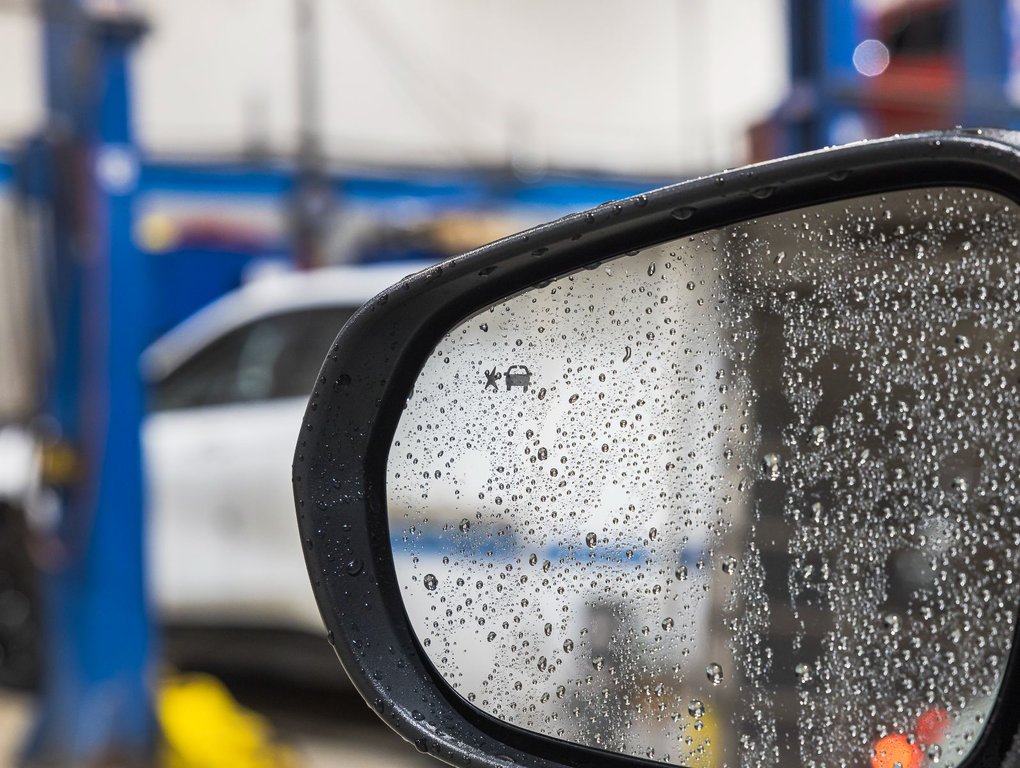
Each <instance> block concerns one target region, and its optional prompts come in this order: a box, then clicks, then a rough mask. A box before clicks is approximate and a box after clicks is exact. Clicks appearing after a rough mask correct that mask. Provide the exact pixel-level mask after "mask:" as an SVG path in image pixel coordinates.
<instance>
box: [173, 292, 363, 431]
mask: <svg viewBox="0 0 1020 768" xmlns="http://www.w3.org/2000/svg"><path fill="white" fill-rule="evenodd" d="M356 309H357V308H356V307H329V308H317V309H309V310H301V311H298V312H289V313H284V314H278V315H273V316H271V317H266V318H261V319H259V320H256V321H254V322H251V323H249V324H247V325H244V326H242V327H240V328H237V329H235V330H233V331H230V332H229V333H227V334H225V335H223V336H221V337H219V338H218V339H216V340H215V341H213V342H212V343H210V344H208V345H207V346H205V347H203V348H202V349H201V350H199V351H198V352H197V353H196V354H194V355H193V356H192V357H190V358H188V359H187V360H186V361H185V362H184V363H183V364H182V365H180V366H179V367H178V368H176V369H175V370H174V371H173V372H171V373H170V375H168V376H167V377H166V378H164V379H163V380H162V381H160V382H158V383H157V384H156V387H155V390H154V392H153V407H154V409H155V410H157V411H159V410H170V409H177V408H199V407H204V406H212V405H226V404H229V403H251V402H259V401H265V400H274V399H279V398H285V397H304V396H307V395H308V393H309V392H311V389H312V384H313V383H314V381H315V375H316V374H317V373H318V370H319V366H320V365H321V364H322V359H323V357H324V356H325V354H326V351H327V350H328V349H329V345H330V344H331V343H332V342H333V339H334V338H335V337H336V334H337V333H338V332H339V330H340V328H341V327H342V326H343V324H344V323H345V322H347V320H348V319H349V318H350V316H351V315H352V314H354V312H355V310H356Z"/></svg>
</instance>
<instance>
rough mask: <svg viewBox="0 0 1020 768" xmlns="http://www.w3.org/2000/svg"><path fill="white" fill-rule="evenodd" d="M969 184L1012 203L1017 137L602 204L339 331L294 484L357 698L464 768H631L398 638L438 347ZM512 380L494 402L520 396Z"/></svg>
mask: <svg viewBox="0 0 1020 768" xmlns="http://www.w3.org/2000/svg"><path fill="white" fill-rule="evenodd" d="M933 186H966V187H971V188H976V189H981V190H986V191H990V192H996V193H998V194H1000V195H1002V196H1004V197H1006V198H1009V199H1010V200H1013V201H1016V202H1020V133H1014V132H1008V131H999V130H956V131H950V132H933V133H926V134H919V135H913V136H904V137H894V138H890V139H884V140H878V141H872V142H863V143H860V144H854V145H850V146H847V147H841V148H835V149H827V150H822V151H819V152H814V153H810V154H806V155H800V156H796V157H791V158H786V159H782V160H778V161H774V162H769V163H764V164H761V165H757V166H752V167H748V168H743V169H737V170H733V171H727V172H725V173H721V174H716V175H713V176H710V177H705V178H701V179H697V180H694V181H690V182H686V183H682V184H678V185H675V186H671V187H666V188H663V189H659V190H654V191H651V192H649V193H647V194H644V195H639V196H637V197H633V198H629V199H625V200H621V201H617V202H611V203H606V204H604V205H602V206H599V207H597V208H595V209H592V210H590V211H586V212H584V213H580V214H575V215H571V216H568V217H566V218H563V219H561V220H559V221H556V222H553V223H550V224H546V225H543V226H540V227H537V228H535V229H532V230H529V231H527V232H524V233H521V234H518V235H514V236H511V237H509V238H506V239H504V240H501V241H498V242H496V243H493V244H491V245H488V246H485V247H483V248H480V249H478V250H476V251H473V252H470V253H467V254H465V255H463V256H459V257H456V258H453V259H449V260H447V261H446V262H443V263H442V264H439V265H437V266H435V267H431V268H429V269H427V270H425V271H423V272H420V273H418V274H416V275H414V276H412V277H410V278H408V279H406V280H404V281H402V282H401V283H399V284H398V285H396V286H394V287H393V288H391V289H389V290H388V291H386V292H384V293H382V294H380V295H379V296H377V297H376V298H375V299H373V300H372V301H370V302H369V303H368V304H367V305H366V306H365V307H364V308H363V309H362V310H360V311H359V312H358V313H357V314H356V315H355V316H354V318H352V320H351V321H350V322H349V323H348V324H347V325H346V326H345V327H344V329H343V330H342V332H341V333H340V335H339V336H338V338H337V340H336V342H335V343H334V345H333V348H332V350H331V351H330V353H329V356H328V357H327V359H326V361H325V363H324V365H323V368H322V370H321V372H320V374H319V377H318V380H317V381H316V384H315V389H314V391H313V393H312V395H311V398H310V401H309V405H308V409H307V411H306V414H305V418H304V422H303V424H302V428H301V434H300V437H299V440H298V445H297V449H296V453H295V459H294V465H293V473H294V492H295V502H296V506H297V516H298V523H299V527H300V532H301V537H302V542H303V544H304V549H305V556H306V561H307V565H308V569H309V574H310V577H311V580H312V584H313V588H314V592H315V596H316V599H317V601H318V605H319V609H320V611H321V613H322V615H323V619H324V622H325V625H326V628H327V630H328V636H329V638H330V642H331V643H332V644H333V645H334V646H335V648H336V651H337V654H338V656H339V658H340V660H341V662H342V664H343V666H344V668H345V669H346V671H347V673H348V674H349V675H350V677H351V679H352V681H353V682H354V684H355V686H356V688H357V689H358V691H359V692H360V693H361V695H362V696H363V697H364V698H365V700H366V701H367V702H368V703H369V704H370V705H371V706H372V707H373V708H374V709H375V710H376V712H377V713H378V714H379V715H380V717H382V718H383V719H384V720H385V721H386V722H387V724H389V725H390V726H391V727H392V728H393V729H394V730H396V731H397V732H398V733H400V735H401V736H403V737H404V738H405V739H406V740H408V741H410V742H412V743H414V745H415V746H416V747H417V749H418V750H419V751H421V752H427V753H430V754H433V755H435V756H437V757H439V758H440V759H442V760H444V761H447V762H449V763H451V764H454V765H460V766H469V765H470V766H493V767H495V766H506V765H522V766H536V767H538V766H543V767H544V766H548V767H549V768H552V767H553V766H580V765H592V764H599V765H605V766H630V765H642V764H650V761H646V760H643V759H640V758H634V757H628V756H624V755H619V754H610V753H607V752H603V751H601V750H594V749H591V748H588V747H584V746H580V745H576V744H570V743H567V742H564V741H561V740H558V739H554V738H551V737H547V736H543V735H540V734H536V733H533V732H529V731H524V730H522V729H520V728H516V727H514V726H511V725H509V724H507V723H505V722H502V721H498V720H496V719H494V718H492V717H489V716H488V715H486V714H485V713H483V712H481V711H480V710H478V709H476V708H475V707H473V706H471V705H470V704H468V703H467V702H466V701H465V700H463V699H462V698H461V697H460V696H459V695H457V694H456V693H455V692H453V691H452V690H451V689H450V687H449V686H448V685H447V684H446V682H444V680H443V678H442V676H441V675H439V673H438V672H437V671H436V669H435V668H434V667H433V666H432V664H431V663H430V662H429V661H428V657H427V656H426V654H425V653H424V652H423V649H422V648H421V646H420V644H419V642H418V640H417V639H416V636H415V634H414V632H413V630H412V628H411V626H410V624H409V620H408V616H407V613H406V611H405V609H404V606H403V598H402V595H401V591H400V585H399V583H398V580H397V576H396V573H395V569H394V564H393V553H392V551H391V545H390V535H391V532H390V529H389V522H388V519H387V514H386V462H387V456H388V453H389V450H390V441H391V438H392V436H393V434H394V432H395V430H396V428H397V424H398V421H399V418H400V414H401V412H402V409H403V406H404V403H405V401H406V400H407V398H408V395H409V393H410V392H411V390H412V388H413V386H414V383H415V380H416V377H417V375H418V373H419V371H420V370H421V369H422V366H423V364H424V362H425V360H426V358H427V357H428V355H429V354H430V353H431V352H432V350H433V348H434V347H435V344H436V343H437V342H438V341H439V340H440V338H441V337H442V336H443V334H444V333H446V332H447V331H449V329H450V328H452V327H453V326H454V325H455V324H457V323H458V322H460V321H462V320H464V319H465V318H467V317H469V316H470V315H472V314H473V313H475V312H477V311H479V310H481V309H482V308H484V307H486V306H488V305H490V304H492V303H494V302H496V301H499V300H500V299H501V298H504V297H507V296H510V295H513V294H515V293H518V292H520V291H522V290H524V289H526V288H528V287H531V286H534V285H539V284H542V283H543V282H545V281H549V280H552V279H554V278H556V277H559V276H561V275H564V274H567V273H570V272H572V271H576V270H579V269H584V268H592V267H594V266H598V265H600V264H601V263H602V262H603V261H605V260H606V259H608V258H612V257H615V256H618V255H621V254H625V253H628V252H632V251H636V250H639V249H642V248H645V247H648V246H651V245H655V244H658V243H662V242H664V241H668V240H672V239H676V238H679V237H683V236H686V235H694V234H696V233H700V232H704V231H706V230H709V229H713V228H717V227H722V226H726V225H729V224H734V223H737V222H740V221H745V220H748V219H753V218H757V217H762V216H766V215H770V214H775V213H780V212H783V211H792V210H796V209H799V208H802V207H806V206H809V205H816V204H819V203H823V202H831V201H838V200H843V199H850V198H854V197H860V196H865V195H874V194H881V193H884V192H892V191H896V190H906V189H916V188H921V187H933ZM530 377H531V372H530V371H528V370H527V369H526V368H523V367H522V368H521V369H519V370H514V371H513V374H512V377H511V376H510V375H508V376H507V377H506V381H504V382H501V386H504V387H506V388H508V389H509V387H510V386H513V385H516V386H523V387H525V388H526V387H527V386H528V385H529V383H530ZM1017 646H1018V643H1017V642H1014V644H1013V651H1012V655H1011V658H1010V660H1009V662H1008V665H1007V668H1006V678H1005V681H1004V682H1003V685H1002V688H1001V690H1000V692H999V696H998V700H997V702H996V703H995V705H994V707H993V710H992V713H991V716H990V717H989V721H988V724H987V726H986V727H985V730H984V733H983V735H982V736H981V738H980V741H979V743H978V745H977V747H976V748H975V749H974V751H973V752H972V754H971V756H970V758H968V760H967V762H966V763H965V765H966V766H968V768H969V766H993V765H996V766H997V765H1001V764H1002V762H1003V759H1004V757H1005V756H1006V754H1007V751H1008V750H1009V749H1010V747H1011V745H1012V742H1013V738H1014V734H1016V733H1017V728H1018V725H1020V708H1018V707H1016V706H1015V705H1014V704H1013V699H1014V698H1015V697H1016V695H1017V693H1018V691H1020V661H1018V658H1017V657H1018V653H1017V650H1016V648H1017Z"/></svg>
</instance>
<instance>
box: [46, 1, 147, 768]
mask: <svg viewBox="0 0 1020 768" xmlns="http://www.w3.org/2000/svg"><path fill="white" fill-rule="evenodd" d="M99 7H100V6H99V5H98V4H97V5H96V8H97V9H98V8H99ZM44 8H45V13H46V19H45V25H46V26H45V40H46V54H47V79H46V83H47V92H48V99H49V108H50V119H49V121H48V127H47V131H46V139H45V140H44V141H43V142H41V144H42V145H43V146H44V147H45V148H46V149H44V150H43V154H44V155H47V154H48V157H44V160H43V162H44V164H45V165H46V166H47V168H49V169H51V170H50V173H48V174H47V178H49V184H50V188H49V190H48V203H49V207H50V208H51V210H52V213H53V221H54V229H53V232H52V238H51V241H52V244H53V254H52V263H53V264H54V272H55V274H54V275H52V276H51V280H50V282H51V284H52V285H54V286H56V287H55V290H54V291H53V296H54V300H55V305H54V309H55V310H56V311H55V312H54V331H55V333H54V337H55V340H56V347H57V348H56V350H55V354H54V363H53V370H52V371H51V372H50V379H49V385H48V398H47V399H48V408H49V411H50V415H51V416H52V417H53V422H54V424H55V432H56V435H55V437H57V438H58V439H59V440H60V441H61V442H62V443H63V444H65V445H67V446H69V447H70V448H71V449H73V451H74V453H75V454H76V455H77V457H78V461H77V462H76V463H77V466H78V468H79V471H78V473H77V476H76V477H74V478H73V481H71V482H69V483H68V484H67V485H66V486H65V487H64V488H62V489H60V491H59V497H60V501H61V505H60V506H61V516H60V521H59V524H58V526H57V529H56V530H55V531H54V533H53V537H52V540H51V541H49V542H48V546H47V547H46V551H47V552H48V553H49V558H48V562H47V564H46V568H45V573H44V576H43V597H44V601H45V608H44V611H45V614H44V621H45V626H44V634H45V648H44V654H45V657H44V678H43V688H42V695H41V697H40V705H39V712H38V715H37V720H36V727H35V730H34V733H33V735H32V738H31V741H30V743H29V745H28V748H27V751H26V761H27V762H29V763H34V762H40V763H46V764H57V765H102V764H106V763H108V762H113V761H116V762H117V764H126V765H135V764H138V765H145V764H151V758H152V754H153V747H154V744H155V736H156V729H155V724H154V723H155V720H154V716H153V707H152V702H151V698H152V679H151V676H152V671H153V670H152V667H153V663H152V659H153V639H152V637H153V635H152V632H151V629H150V622H149V613H148V607H147V601H146V594H145V569H144V559H143V551H144V537H143V509H144V488H143V478H142V461H141V450H140V444H139V426H140V424H141V419H142V415H143V405H144V402H143V390H142V385H141V382H140V380H139V375H138V358H139V355H140V353H141V351H142V349H143V346H144V344H145V342H146V337H147V322H146V308H147V297H146V268H145V260H144V259H143V258H142V255H141V254H140V253H139V252H138V251H137V250H136V248H135V246H134V243H133V239H132V233H133V219H134V216H133V205H134V191H135V187H136V184H137V180H138V171H139V161H138V156H137V150H136V147H135V143H134V135H133V132H132V126H131V109H130V104H131V101H130V90H131V88H130V77H129V60H130V51H131V48H132V46H133V44H134V42H135V41H136V40H137V39H138V37H139V36H140V34H141V32H142V30H143V25H142V24H141V23H140V22H139V20H138V19H137V18H136V17H132V16H129V15H127V14H125V13H124V12H123V11H122V10H119V8H120V5H119V4H111V3H106V4H104V5H103V6H102V8H105V9H106V10H105V11H99V10H95V11H90V8H89V5H88V4H86V3H83V2H82V3H80V2H75V0H51V1H50V2H48V3H45V4H44Z"/></svg>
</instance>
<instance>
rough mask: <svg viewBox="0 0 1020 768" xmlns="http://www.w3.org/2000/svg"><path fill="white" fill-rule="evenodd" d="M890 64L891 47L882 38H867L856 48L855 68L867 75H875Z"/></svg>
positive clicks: (883, 70)
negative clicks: (886, 45) (887, 46)
mask: <svg viewBox="0 0 1020 768" xmlns="http://www.w3.org/2000/svg"><path fill="white" fill-rule="evenodd" d="M888 66H889V49H888V48H886V47H885V45H884V44H883V43H882V42H881V41H880V40H865V41H864V42H863V43H861V44H860V45H858V46H857V47H856V48H854V68H855V69H856V70H857V71H858V72H860V73H861V74H862V75H864V76H866V77H875V75H880V74H882V73H883V72H885V68H886V67H888Z"/></svg>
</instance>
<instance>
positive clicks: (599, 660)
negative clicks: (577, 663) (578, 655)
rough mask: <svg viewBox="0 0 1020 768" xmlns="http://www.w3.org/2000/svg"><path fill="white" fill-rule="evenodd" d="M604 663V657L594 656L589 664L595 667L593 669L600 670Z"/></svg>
mask: <svg viewBox="0 0 1020 768" xmlns="http://www.w3.org/2000/svg"><path fill="white" fill-rule="evenodd" d="M605 663H606V662H605V659H603V658H602V657H601V656H596V657H595V658H594V659H592V660H591V665H592V666H593V667H595V669H597V670H601V669H602V665H603V664H605Z"/></svg>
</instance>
